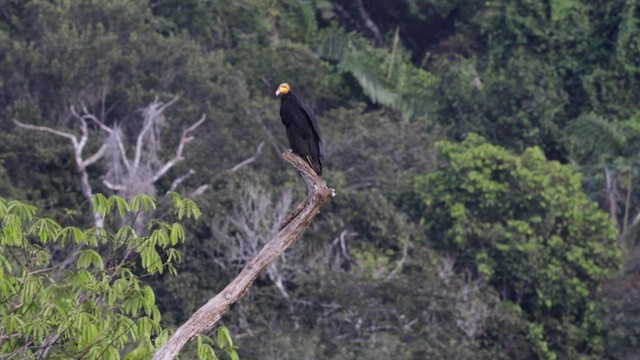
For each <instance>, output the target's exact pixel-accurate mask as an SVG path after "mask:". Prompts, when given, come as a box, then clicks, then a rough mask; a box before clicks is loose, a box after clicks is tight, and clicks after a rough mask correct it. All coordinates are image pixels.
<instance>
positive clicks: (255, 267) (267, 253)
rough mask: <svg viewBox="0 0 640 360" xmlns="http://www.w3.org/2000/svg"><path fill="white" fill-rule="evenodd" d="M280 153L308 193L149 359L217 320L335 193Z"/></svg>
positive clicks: (163, 358)
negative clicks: (294, 211)
mask: <svg viewBox="0 0 640 360" xmlns="http://www.w3.org/2000/svg"><path fill="white" fill-rule="evenodd" d="M282 157H283V158H284V160H285V161H287V162H288V163H289V164H291V165H292V166H293V167H294V168H295V169H296V170H297V171H298V172H299V173H300V175H301V176H302V178H303V180H304V181H305V183H306V186H307V192H308V197H307V199H306V201H305V202H304V203H303V207H302V209H301V210H300V211H299V212H298V215H297V216H296V217H295V218H293V219H291V221H290V222H289V223H288V224H287V225H286V226H285V227H284V228H283V229H282V230H281V231H280V232H279V233H278V234H277V235H276V236H275V237H273V239H271V241H269V242H268V243H267V244H266V245H265V246H264V247H263V248H262V250H261V251H260V253H258V255H257V256H256V257H254V258H253V259H252V260H251V261H250V262H249V263H248V264H247V265H246V266H245V267H244V269H242V271H241V272H240V274H238V276H237V277H236V278H235V279H234V280H233V281H232V282H231V283H230V284H229V285H227V287H226V288H224V290H222V292H220V293H218V294H217V295H216V296H215V297H213V298H212V299H211V300H209V301H208V302H207V303H206V304H205V305H204V306H202V307H201V308H200V309H198V311H196V312H195V313H194V314H193V316H191V318H190V319H189V320H187V321H186V322H185V323H184V324H183V325H182V326H180V327H179V328H178V330H176V332H175V334H174V335H173V336H172V337H171V338H170V339H169V341H168V342H167V344H166V345H165V346H163V347H162V348H160V349H158V351H157V352H156V353H155V355H154V356H153V360H170V359H173V358H175V357H176V356H177V354H178V353H179V352H180V350H181V349H182V348H183V347H184V345H185V344H186V343H187V342H189V340H191V339H193V338H194V337H195V336H197V335H198V334H201V333H202V332H203V331H205V330H206V329H208V328H210V327H211V326H213V325H214V324H215V323H217V322H218V320H220V318H221V317H222V315H223V314H224V313H226V312H227V311H228V310H229V308H230V307H231V305H232V304H234V303H235V302H237V301H238V300H240V299H241V298H242V297H243V296H244V295H245V294H246V293H247V292H248V291H249V288H250V287H251V285H252V284H253V282H254V281H255V280H256V279H257V277H258V275H260V272H262V270H264V269H265V268H266V267H267V266H269V265H270V264H271V263H272V262H273V261H274V260H276V259H277V258H278V257H279V256H280V255H281V254H282V253H283V252H284V251H285V250H287V249H288V248H289V247H291V246H292V245H293V244H294V243H295V242H296V240H297V239H298V236H299V235H300V234H301V233H302V231H303V230H304V229H306V228H307V227H308V226H309V224H310V223H311V221H312V220H313V218H314V217H315V216H316V215H317V214H318V213H319V212H320V207H321V206H322V205H323V204H324V203H325V202H327V201H328V200H329V199H330V198H331V197H332V196H334V195H335V190H334V189H330V188H328V187H327V185H326V184H325V182H324V181H322V179H320V177H318V175H316V173H315V172H314V171H313V169H311V167H310V166H309V164H307V162H306V161H304V160H303V159H302V158H300V157H299V156H297V155H295V154H294V153H292V152H291V151H287V152H285V153H283V154H282Z"/></svg>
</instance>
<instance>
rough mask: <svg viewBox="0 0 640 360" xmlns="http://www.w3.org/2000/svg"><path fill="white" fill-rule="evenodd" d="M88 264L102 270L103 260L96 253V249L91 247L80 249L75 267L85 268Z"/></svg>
mask: <svg viewBox="0 0 640 360" xmlns="http://www.w3.org/2000/svg"><path fill="white" fill-rule="evenodd" d="M90 266H94V267H96V268H98V269H100V270H104V262H103V261H102V257H101V256H100V254H98V252H97V251H95V250H93V249H86V250H81V251H80V256H79V257H78V261H77V267H78V269H86V268H88V267H90Z"/></svg>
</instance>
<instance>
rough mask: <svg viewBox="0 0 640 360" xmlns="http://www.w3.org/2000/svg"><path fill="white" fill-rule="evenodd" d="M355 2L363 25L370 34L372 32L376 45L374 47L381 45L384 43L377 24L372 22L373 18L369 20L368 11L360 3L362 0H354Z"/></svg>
mask: <svg viewBox="0 0 640 360" xmlns="http://www.w3.org/2000/svg"><path fill="white" fill-rule="evenodd" d="M355 3H356V7H357V8H358V13H359V14H360V17H361V18H362V21H364V26H366V27H367V29H369V31H371V34H373V41H374V44H375V45H376V47H380V46H382V44H383V43H384V40H383V38H382V34H381V33H380V29H379V28H378V25H376V23H374V22H373V20H371V17H370V16H369V13H368V12H367V10H366V9H365V8H364V4H363V3H362V0H355Z"/></svg>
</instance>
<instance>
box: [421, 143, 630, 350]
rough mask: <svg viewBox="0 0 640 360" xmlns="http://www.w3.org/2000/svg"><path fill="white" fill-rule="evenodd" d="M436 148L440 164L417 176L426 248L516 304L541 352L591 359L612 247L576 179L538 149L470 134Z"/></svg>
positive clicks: (612, 265) (604, 222)
mask: <svg viewBox="0 0 640 360" xmlns="http://www.w3.org/2000/svg"><path fill="white" fill-rule="evenodd" d="M436 148H437V152H438V170H437V171H434V172H433V173H429V174H426V175H422V176H419V177H417V178H416V181H415V193H416V195H417V196H419V197H420V199H421V206H422V207H423V210H422V211H419V212H417V213H416V216H417V217H418V218H419V219H420V221H422V222H424V224H425V225H426V227H427V234H428V237H429V239H430V243H431V244H432V246H434V247H435V248H436V249H438V250H440V251H442V252H445V253H449V254H451V255H452V256H454V257H455V258H456V259H457V261H458V267H459V269H460V270H462V269H466V270H468V271H472V272H473V274H475V276H478V277H481V278H484V279H486V280H487V281H488V282H489V283H490V284H491V285H492V286H493V287H494V288H495V289H496V290H497V291H498V292H499V293H500V296H501V298H502V299H503V300H505V301H509V302H511V303H514V304H515V305H517V306H518V307H519V308H521V309H522V311H523V313H524V316H525V317H526V318H527V319H529V320H531V321H532V325H531V327H530V333H529V336H530V338H531V339H532V340H534V341H536V342H537V344H538V347H539V349H540V350H542V351H543V352H544V353H545V357H550V358H559V359H563V358H575V357H577V356H593V357H595V358H599V357H600V356H601V355H602V353H603V341H602V323H601V321H600V320H599V318H598V314H597V308H598V301H597V297H596V295H597V294H598V292H599V291H600V289H601V287H602V283H603V281H604V280H605V279H606V278H607V277H608V276H611V275H612V274H614V273H615V272H616V270H617V269H618V268H619V264H620V251H619V248H618V246H617V244H616V230H615V228H614V226H613V223H612V222H611V221H610V220H609V218H608V216H607V214H606V213H604V212H602V211H600V210H599V209H598V206H597V205H596V204H595V203H594V202H592V201H590V200H588V199H587V197H586V196H585V195H584V193H583V192H582V189H581V184H580V181H581V179H580V176H579V175H578V174H576V173H574V172H573V171H572V170H571V168H569V167H567V166H563V165H561V164H559V163H558V162H555V161H548V160H547V159H546V158H545V156H544V155H543V153H542V151H541V150H540V149H539V148H528V149H526V150H525V151H524V152H523V153H522V155H519V156H518V155H514V154H512V153H510V152H509V151H507V150H505V149H503V148H500V147H498V146H494V145H491V144H489V143H487V142H486V140H485V139H484V138H482V137H480V136H478V135H475V134H470V135H469V136H468V137H467V139H465V141H463V142H462V143H454V142H448V141H443V142H439V143H438V144H437V146H436Z"/></svg>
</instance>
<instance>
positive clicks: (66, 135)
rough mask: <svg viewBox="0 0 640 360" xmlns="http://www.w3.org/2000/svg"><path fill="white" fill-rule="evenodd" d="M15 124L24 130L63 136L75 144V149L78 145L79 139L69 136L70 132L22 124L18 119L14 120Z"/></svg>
mask: <svg viewBox="0 0 640 360" xmlns="http://www.w3.org/2000/svg"><path fill="white" fill-rule="evenodd" d="M13 122H14V123H15V124H16V125H18V126H19V127H21V128H24V129H29V130H37V131H44V132H48V133H51V134H54V135H58V136H62V137H65V138H67V139H70V140H71V142H72V143H73V147H74V148H75V147H76V146H77V144H78V139H77V138H76V137H75V136H74V135H72V134H69V133H68V132H64V131H60V130H56V129H53V128H50V127H48V126H37V125H30V124H25V123H23V122H20V121H18V120H16V119H13Z"/></svg>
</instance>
